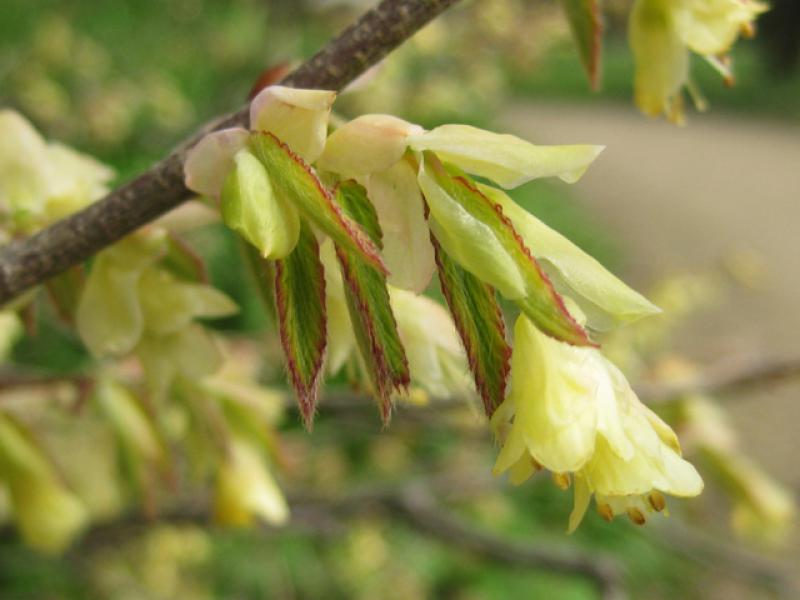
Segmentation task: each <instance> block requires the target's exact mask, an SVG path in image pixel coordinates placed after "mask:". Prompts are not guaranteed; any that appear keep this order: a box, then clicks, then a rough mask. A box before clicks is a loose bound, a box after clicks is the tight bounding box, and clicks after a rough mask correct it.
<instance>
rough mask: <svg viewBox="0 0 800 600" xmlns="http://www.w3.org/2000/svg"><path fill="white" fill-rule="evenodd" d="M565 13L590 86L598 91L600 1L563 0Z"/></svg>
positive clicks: (601, 28) (601, 30) (600, 35)
mask: <svg viewBox="0 0 800 600" xmlns="http://www.w3.org/2000/svg"><path fill="white" fill-rule="evenodd" d="M562 4H563V6H564V12H565V13H566V15H567V20H568V21H569V27H570V29H571V30H572V36H573V38H575V44H576V45H577V46H578V54H579V55H580V57H581V62H582V63H583V66H584V67H585V68H586V74H587V75H588V76H589V85H591V87H592V89H593V90H596V89H597V88H598V86H599V84H600V50H601V44H602V36H603V20H602V15H601V12H600V0H562Z"/></svg>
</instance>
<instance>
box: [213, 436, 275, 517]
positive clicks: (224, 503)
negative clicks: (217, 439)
mask: <svg viewBox="0 0 800 600" xmlns="http://www.w3.org/2000/svg"><path fill="white" fill-rule="evenodd" d="M214 516H215V518H216V520H217V522H219V523H221V524H223V525H233V526H240V527H241V526H247V525H251V524H253V522H254V521H255V520H256V519H257V518H258V519H261V520H263V521H265V522H267V523H269V524H272V525H282V524H284V523H286V522H287V521H288V519H289V507H288V506H287V504H286V500H285V499H284V497H283V494H282V493H281V490H280V488H279V487H278V484H277V483H276V482H275V479H274V478H273V477H272V474H271V473H270V472H269V470H268V469H267V466H266V464H265V461H264V458H263V457H262V455H261V452H260V451H259V449H258V448H257V447H255V446H254V445H253V444H251V443H250V442H249V441H247V440H245V439H244V438H238V437H234V438H232V439H231V440H230V444H229V446H228V452H227V456H226V457H225V458H224V459H223V462H222V464H221V465H220V468H219V471H218V472H217V481H216V487H215V491H214Z"/></svg>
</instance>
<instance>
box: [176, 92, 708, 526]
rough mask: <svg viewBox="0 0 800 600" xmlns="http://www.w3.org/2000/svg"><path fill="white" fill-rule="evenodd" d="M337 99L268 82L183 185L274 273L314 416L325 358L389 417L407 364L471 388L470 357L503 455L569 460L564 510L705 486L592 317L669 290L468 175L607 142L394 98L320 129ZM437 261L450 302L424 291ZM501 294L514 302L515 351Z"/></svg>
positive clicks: (529, 464) (538, 168)
mask: <svg viewBox="0 0 800 600" xmlns="http://www.w3.org/2000/svg"><path fill="white" fill-rule="evenodd" d="M333 100H334V93H333V92H325V91H316V90H296V89H289V88H284V87H280V86H272V87H268V88H266V89H265V90H263V91H262V92H261V93H260V94H259V96H257V97H256V98H255V100H254V102H253V104H252V107H251V130H245V129H229V130H223V131H218V132H215V133H212V134H210V135H209V136H207V137H206V138H204V139H203V140H202V141H201V142H200V143H199V144H198V145H197V146H196V147H195V148H193V149H192V150H191V151H190V153H189V156H188V158H187V161H186V165H185V172H186V183H187V185H188V187H190V188H191V189H193V190H195V191H197V192H198V193H201V194H204V195H207V196H210V197H213V198H216V199H218V200H219V203H220V208H221V212H222V215H223V219H224V220H225V222H226V223H227V224H228V225H229V226H230V227H231V228H233V229H234V230H236V231H238V232H239V233H240V234H241V236H242V237H243V238H244V240H246V241H247V242H249V244H250V246H251V247H252V249H253V250H252V253H254V254H255V255H256V258H257V262H258V264H259V265H260V267H261V268H259V273H260V274H261V276H262V278H263V279H267V280H269V283H270V286H263V287H269V289H271V290H272V297H273V299H274V302H275V305H276V308H277V310H276V313H277V315H278V320H279V326H280V331H281V339H282V342H283V348H284V352H285V354H286V362H287V366H288V370H289V375H290V379H291V381H292V384H293V387H294V388H295V391H296V393H297V396H298V400H299V402H300V405H301V409H302V412H303V415H304V417H305V419H306V423H307V425H310V424H311V420H312V417H313V414H314V411H315V409H316V400H317V395H318V390H319V383H320V377H321V374H322V373H323V372H324V370H325V369H324V368H323V366H324V364H325V361H326V360H327V365H328V370H329V371H336V370H338V369H339V368H340V367H341V366H342V365H344V364H345V363H347V362H348V361H349V360H352V361H353V362H354V364H355V369H354V371H355V372H356V373H359V374H361V375H362V379H363V380H364V383H365V384H366V385H367V386H368V387H369V388H370V389H371V390H372V392H373V393H374V395H375V396H376V399H377V400H378V403H379V406H380V408H381V414H382V416H383V418H384V420H387V419H388V418H389V415H390V413H391V407H392V400H393V398H394V397H396V396H397V395H398V394H403V393H405V391H406V389H407V387H408V386H409V385H410V383H411V382H412V381H414V382H416V383H417V384H419V385H420V386H421V387H423V388H425V389H426V390H427V391H428V392H429V393H431V394H434V395H456V394H458V395H463V394H464V391H465V380H464V372H465V371H466V368H465V367H467V366H468V368H469V370H471V372H472V375H473V381H474V384H475V390H476V391H477V393H478V395H479V396H480V397H481V399H482V400H483V404H484V408H485V411H486V413H487V415H488V416H490V417H491V418H492V423H493V426H494V428H495V432H496V435H497V437H498V440H499V441H500V443H501V444H502V445H503V448H502V451H501V453H500V456H499V458H498V462H497V466H496V471H497V472H498V473H499V472H503V471H506V470H511V472H512V479H513V480H514V481H522V480H524V479H526V478H527V477H528V476H530V475H531V474H532V473H533V472H535V471H536V470H539V469H543V468H546V469H549V470H550V471H552V472H553V473H554V476H555V478H556V480H557V482H558V483H560V484H561V485H565V484H566V485H568V484H569V482H570V481H571V478H572V477H574V481H575V493H576V507H575V511H574V513H573V517H572V519H571V523H570V527H571V528H574V527H575V526H577V524H578V522H579V521H580V520H581V518H582V516H583V513H584V512H585V510H586V507H587V505H588V503H589V501H590V499H591V496H592V494H594V495H595V497H596V500H597V503H598V508H599V510H600V512H601V514H603V515H604V516H607V517H608V518H611V517H612V516H613V515H614V514H617V513H619V512H626V513H627V514H628V515H629V516H630V517H631V518H632V519H633V520H634V521H636V522H644V520H645V514H646V513H647V512H649V511H652V510H657V511H660V510H662V509H663V508H664V505H665V500H664V496H663V494H664V493H666V494H673V495H678V496H694V495H697V494H698V493H700V491H701V489H702V485H703V484H702V480H701V479H700V477H699V476H698V474H697V472H696V471H695V470H694V468H693V467H692V466H691V465H690V464H689V463H687V462H686V461H684V460H683V459H682V458H681V456H680V448H679V445H678V441H677V438H676V436H675V434H674V432H673V431H672V430H671V429H670V428H669V427H668V426H667V425H666V424H665V423H664V422H663V421H661V420H660V419H659V418H658V417H657V416H656V415H655V414H654V413H653V412H652V411H650V410H649V409H647V408H646V407H645V406H644V405H643V404H642V403H641V402H640V401H639V400H638V398H637V397H636V395H635V394H634V393H633V391H632V390H631V388H630V386H629V384H628V383H627V381H626V380H625V377H624V376H623V375H622V373H621V372H620V371H619V370H618V369H617V368H616V367H615V366H614V365H613V364H611V363H610V362H609V361H608V360H607V359H606V358H605V357H603V355H602V354H601V353H600V351H599V350H598V349H597V347H596V346H597V344H596V343H595V342H594V341H593V340H592V338H591V336H590V333H589V332H590V331H601V330H607V329H610V328H613V327H616V326H619V325H622V324H625V323H629V322H632V321H634V320H637V319H639V318H642V317H645V316H647V315H652V314H655V313H657V312H658V309H657V308H656V307H655V306H654V305H652V304H651V303H650V302H649V301H647V300H646V299H645V298H644V297H642V296H641V295H639V294H638V293H636V292H635V291H633V290H632V289H630V288H629V287H627V286H626V285H625V284H624V283H622V282H621V281H620V280H619V279H617V278H616V277H615V276H614V275H612V274H611V273H610V272H608V271H607V270H606V269H604V268H603V267H602V266H601V265H600V264H599V263H597V262H596V261H595V260H594V259H592V258H591V257H589V256H588V255H587V254H585V253H584V252H583V251H581V250H580V249H579V248H578V247H577V246H575V245H574V244H572V243H571V242H570V241H569V240H567V239H566V238H564V237H563V236H561V235H560V234H559V233H557V232H556V231H554V230H552V229H550V228H549V227H547V226H546V225H545V224H544V223H542V222H541V221H539V220H538V219H536V217H534V216H533V215H531V214H529V213H528V212H526V211H525V210H524V209H522V208H521V207H520V206H518V205H517V204H516V203H515V202H514V201H513V200H512V199H511V198H510V197H509V196H508V195H507V194H506V193H505V192H503V191H502V190H501V189H500V188H499V187H494V186H492V185H487V184H484V183H481V182H479V181H476V180H475V179H473V176H478V177H480V178H481V179H482V180H488V181H491V182H493V183H494V184H497V185H498V186H500V187H502V188H513V187H516V186H518V185H521V184H523V183H525V182H527V181H530V180H532V179H536V178H539V177H549V176H557V177H560V178H561V179H562V180H564V181H567V182H574V181H576V180H577V179H579V178H580V176H581V175H582V174H583V173H584V172H585V170H586V169H587V167H588V166H589V164H590V163H591V162H592V161H593V160H594V159H595V157H597V155H598V154H599V153H600V151H601V150H602V148H601V147H599V146H591V145H575V146H536V145H533V144H530V143H529V142H526V141H524V140H522V139H520V138H517V137H515V136H512V135H501V134H495V133H491V132H488V131H484V130H481V129H476V128H474V127H469V126H466V125H444V126H441V127H437V128H435V129H433V130H430V131H426V130H425V129H423V128H422V127H420V126H418V125H415V124H412V123H408V122H406V121H403V120H401V119H398V118H395V117H392V116H388V115H364V116H361V117H358V118H355V119H353V120H352V121H349V122H346V123H343V124H342V125H341V126H339V127H337V128H335V129H334V130H333V131H332V132H331V133H330V134H329V135H328V127H329V123H328V120H329V115H330V111H331V105H332V103H333ZM259 261H260V262H259ZM434 273H438V279H439V284H440V287H441V290H442V292H443V294H444V296H445V299H446V301H447V305H448V308H449V309H450V316H451V317H452V321H451V319H450V318H448V317H447V315H446V314H445V313H443V311H442V310H441V308H440V307H438V306H436V305H435V303H433V302H432V301H431V300H429V299H427V298H425V297H424V296H421V295H420V294H421V293H422V292H423V291H425V290H426V289H427V287H428V286H429V284H430V281H431V279H432V277H433V274H434ZM498 294H499V296H502V297H504V298H506V299H507V300H509V301H511V302H513V303H514V304H515V305H516V307H517V308H518V309H519V312H520V315H519V317H518V318H517V324H516V327H515V330H514V339H513V342H514V350H513V358H512V349H511V346H510V345H509V342H508V340H507V339H506V337H507V336H506V331H505V325H504V316H503V313H502V311H501V310H500V306H499V303H498ZM456 338H460V340H461V342H462V346H463V352H461V351H459V349H458V347H457V344H455V343H454V341H455V339H456ZM326 354H327V356H326ZM464 356H465V357H466V361H465V360H464ZM509 359H511V363H510V364H509ZM509 377H510V391H509V393H508V394H507V393H506V392H507V387H508V385H507V384H508V383H509Z"/></svg>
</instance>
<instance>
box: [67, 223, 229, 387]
mask: <svg viewBox="0 0 800 600" xmlns="http://www.w3.org/2000/svg"><path fill="white" fill-rule="evenodd" d="M166 252H167V235H166V232H165V231H164V230H162V229H159V228H151V229H148V230H144V231H141V232H139V233H136V234H134V235H132V236H130V237H128V238H126V239H124V240H123V241H121V242H118V243H117V244H115V245H113V246H111V247H110V248H108V249H106V250H104V251H103V252H101V253H99V254H98V255H97V258H96V259H95V261H94V264H93V266H92V270H91V271H90V273H89V276H88V277H87V280H86V284H85V286H84V289H83V290H82V293H81V296H80V300H79V303H78V309H77V313H76V325H77V328H78V333H79V334H80V336H81V338H82V339H83V341H84V343H85V344H86V345H87V347H88V348H89V350H90V351H91V352H92V354H93V355H95V356H97V357H103V356H124V355H126V354H128V353H130V352H136V353H137V354H138V355H139V357H140V359H141V361H142V364H143V366H144V368H145V373H146V375H147V379H148V382H149V384H150V387H151V390H152V391H153V392H154V393H155V394H156V395H162V394H164V393H165V392H166V391H167V389H168V388H169V385H170V384H171V382H172V381H173V380H174V379H175V378H176V377H178V376H181V377H184V378H185V379H187V380H195V379H198V378H200V377H204V376H205V375H209V374H211V373H213V372H214V371H215V370H216V369H217V368H218V367H219V365H220V364H221V360H222V357H221V356H220V354H219V351H218V349H217V347H216V344H215V343H214V341H213V339H212V338H211V337H210V335H209V334H208V332H207V331H206V330H205V329H204V328H203V327H201V326H200V325H198V324H196V323H194V319H196V318H202V317H205V318H214V317H223V316H227V315H230V314H233V313H234V312H236V310H237V307H236V305H235V304H234V303H233V301H231V300H230V299H229V298H228V297H227V296H226V295H225V294H223V293H222V292H220V291H218V290H216V289H214V288H213V287H211V286H209V285H206V284H203V283H197V282H192V281H186V280H183V279H181V278H179V277H177V276H176V275H173V274H172V273H170V272H169V271H168V270H167V269H166V268H164V267H162V266H160V265H159V264H158V261H159V260H160V259H162V258H163V257H164V256H165V254H166Z"/></svg>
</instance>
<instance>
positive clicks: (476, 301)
mask: <svg viewBox="0 0 800 600" xmlns="http://www.w3.org/2000/svg"><path fill="white" fill-rule="evenodd" d="M431 242H433V248H434V250H435V252H436V265H437V267H438V269H439V283H440V284H441V286H442V293H443V294H444V297H445V299H446V300H447V306H448V307H449V308H450V314H452V315H453V321H454V322H455V324H456V329H458V334H459V336H461V342H462V343H463V344H464V348H465V350H466V352H467V358H468V359H469V367H470V370H471V371H472V375H473V377H474V378H475V387H476V388H477V390H478V393H479V394H480V395H481V399H482V400H483V407H484V409H485V411H486V415H487V416H489V417H491V416H492V414H494V411H495V409H497V407H498V406H500V404H501V403H502V402H503V400H504V398H505V392H506V383H507V381H508V372H509V369H510V368H511V365H510V364H509V359H510V358H511V347H510V346H509V345H508V343H507V342H506V336H505V331H506V327H505V322H504V321H503V314H502V313H501V312H500V307H499V306H498V304H497V298H496V297H495V292H494V289H492V287H491V286H489V285H487V284H485V283H483V282H482V281H481V280H480V279H478V278H477V277H475V276H474V275H473V274H472V273H470V272H469V271H466V270H465V269H463V268H461V267H460V266H458V263H456V262H455V261H454V260H453V259H452V258H450V256H448V255H447V252H445V251H444V250H443V249H442V247H441V245H440V244H439V242H438V241H437V240H436V238H435V237H434V236H433V235H431Z"/></svg>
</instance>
